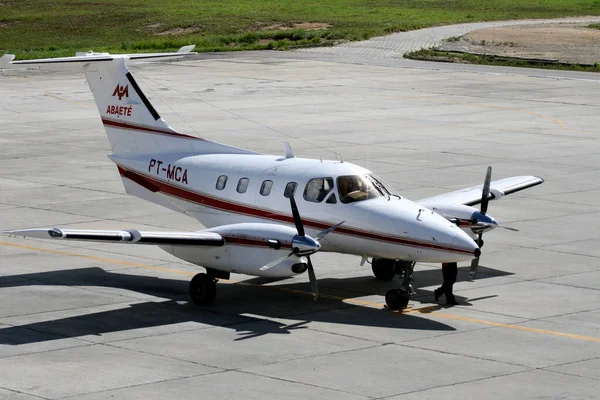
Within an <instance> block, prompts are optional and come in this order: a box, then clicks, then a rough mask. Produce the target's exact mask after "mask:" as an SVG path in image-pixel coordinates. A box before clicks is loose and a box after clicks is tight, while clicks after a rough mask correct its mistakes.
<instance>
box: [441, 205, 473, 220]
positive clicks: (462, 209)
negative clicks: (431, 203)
mask: <svg viewBox="0 0 600 400" xmlns="http://www.w3.org/2000/svg"><path fill="white" fill-rule="evenodd" d="M433 211H435V212H437V213H438V214H441V215H442V216H444V217H446V218H460V219H464V220H470V219H472V218H473V214H474V213H475V212H476V211H479V210H478V209H476V208H474V207H469V206H463V205H462V204H443V205H440V206H436V207H435V208H434V209H433Z"/></svg>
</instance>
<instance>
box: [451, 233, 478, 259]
mask: <svg viewBox="0 0 600 400" xmlns="http://www.w3.org/2000/svg"><path fill="white" fill-rule="evenodd" d="M452 244H453V245H454V246H456V247H459V248H461V249H465V250H468V251H470V252H471V254H472V255H473V257H479V256H480V255H481V249H479V246H478V245H477V243H475V241H474V240H473V239H472V238H471V237H470V236H469V235H467V234H466V233H465V232H464V231H462V230H460V229H456V234H455V236H454V239H453V240H452Z"/></svg>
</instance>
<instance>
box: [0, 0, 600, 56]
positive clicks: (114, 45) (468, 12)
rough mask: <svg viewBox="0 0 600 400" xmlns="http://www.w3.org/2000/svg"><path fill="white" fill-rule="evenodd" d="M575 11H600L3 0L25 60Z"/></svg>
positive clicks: (456, 3)
mask: <svg viewBox="0 0 600 400" xmlns="http://www.w3.org/2000/svg"><path fill="white" fill-rule="evenodd" d="M573 15H600V0H569V1H566V0H544V1H540V0H496V1H494V2H484V1H480V0H327V1H323V0H303V1H298V0H260V1H257V0H219V1H215V0H170V1H164V0H160V1H159V0H129V1H127V2H123V1H122V0H102V1H100V0H2V1H1V2H0V53H3V52H10V53H14V54H17V56H18V57H19V58H20V59H23V58H35V57H47V56H64V55H71V54H74V52H75V51H87V50H89V49H93V50H95V51H110V52H119V51H121V52H123V51H148V50H151V51H157V50H158V51H169V50H175V49H177V48H179V47H180V45H184V44H189V43H196V44H197V46H198V47H197V49H198V50H199V51H229V50H253V49H288V48H291V47H298V46H323V45H331V44H334V43H337V42H339V41H352V40H363V39H368V38H370V37H372V36H379V35H384V34H387V33H391V32H398V31H406V30H411V29H417V28H423V27H428V26H434V25H442V24H452V23H462V22H474V21H489V20H505V19H516V18H552V17H564V16H573ZM310 24H323V25H325V26H326V28H325V29H318V30H316V29H314V28H310V26H311V25H310ZM305 26H309V27H308V28H306V27H305ZM295 27H298V28H297V29H294V28H295Z"/></svg>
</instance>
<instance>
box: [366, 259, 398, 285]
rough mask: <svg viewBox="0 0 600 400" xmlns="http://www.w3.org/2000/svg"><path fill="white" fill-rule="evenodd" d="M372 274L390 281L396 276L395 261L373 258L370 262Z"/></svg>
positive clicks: (378, 278)
mask: <svg viewBox="0 0 600 400" xmlns="http://www.w3.org/2000/svg"><path fill="white" fill-rule="evenodd" d="M371 269H372V270H373V275H375V278H376V279H377V280H380V281H391V280H392V279H394V277H395V276H396V262H395V261H394V260H386V259H384V258H374V259H373V262H372V263H371Z"/></svg>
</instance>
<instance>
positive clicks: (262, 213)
mask: <svg viewBox="0 0 600 400" xmlns="http://www.w3.org/2000/svg"><path fill="white" fill-rule="evenodd" d="M118 168H119V173H120V174H121V176H123V177H126V178H128V179H130V180H132V181H134V182H135V183H137V184H138V185H140V186H142V187H144V188H146V189H148V190H151V191H159V192H162V193H165V194H168V195H171V196H174V197H178V198H180V199H183V200H186V201H189V202H192V203H196V204H199V205H202V206H205V207H210V208H216V209H219V210H223V211H227V212H231V213H236V214H242V215H246V216H251V217H257V218H261V219H270V220H274V221H278V222H285V223H288V224H293V223H294V219H293V217H292V216H291V215H286V214H279V213H277V212H274V211H272V210H265V209H260V208H254V207H249V206H245V205H243V204H239V203H233V202H229V201H225V200H221V199H217V198H214V197H210V196H208V195H205V194H201V193H198V192H194V191H191V190H189V189H183V188H180V187H178V186H175V185H173V184H171V183H166V182H163V181H160V180H158V179H155V178H152V177H149V176H147V175H145V174H141V173H139V172H136V171H132V170H128V169H125V168H123V167H121V166H118ZM132 178H134V179H132ZM154 188H158V190H153V189H154ZM302 222H303V223H304V226H307V227H310V228H316V229H322V230H325V229H328V228H330V227H331V226H333V225H334V224H328V223H323V222H318V221H314V220H310V219H303V220H302ZM335 233H341V234H345V235H351V236H356V237H359V238H363V239H364V238H366V239H372V240H379V241H384V242H389V243H396V244H401V245H406V246H413V247H421V248H426V249H433V250H443V251H452V252H456V253H462V254H473V251H472V250H467V249H464V248H459V247H450V246H444V245H440V244H436V243H429V242H421V241H417V240H414V239H407V238H401V237H395V236H389V235H385V234H380V233H375V232H368V231H363V230H359V229H355V228H347V227H344V226H340V227H339V228H337V229H336V230H335Z"/></svg>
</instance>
